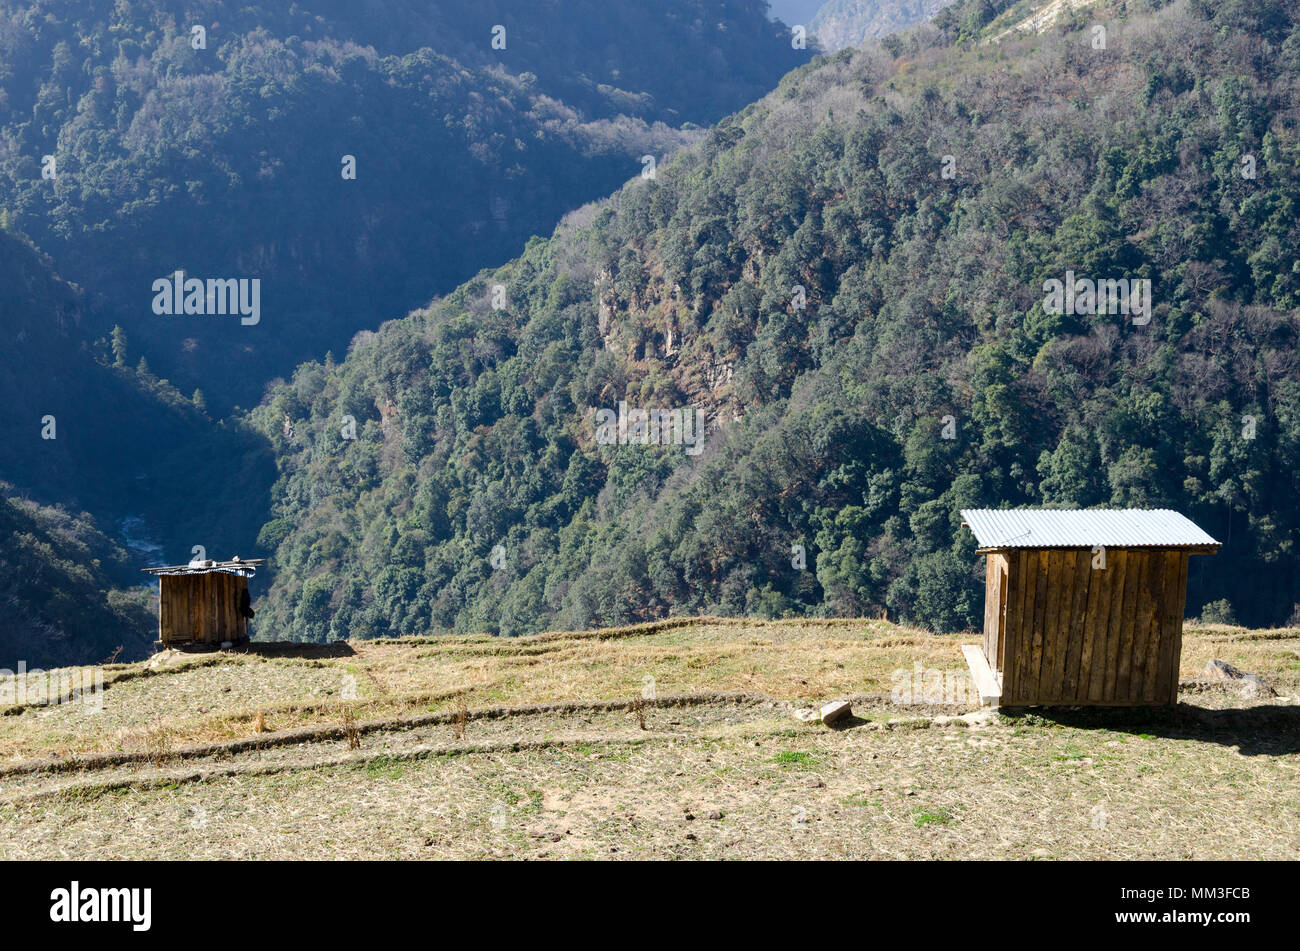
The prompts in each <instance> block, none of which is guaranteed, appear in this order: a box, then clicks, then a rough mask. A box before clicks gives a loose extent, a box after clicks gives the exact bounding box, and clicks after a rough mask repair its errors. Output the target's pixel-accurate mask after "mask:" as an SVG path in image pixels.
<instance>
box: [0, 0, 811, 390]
mask: <svg viewBox="0 0 1300 951" xmlns="http://www.w3.org/2000/svg"><path fill="white" fill-rule="evenodd" d="M306 6H307V7H309V8H311V9H304V5H301V4H257V5H250V6H245V5H242V4H229V3H210V2H205V3H201V4H199V5H197V6H195V5H194V4H191V3H183V2H180V0H132V2H129V3H128V2H118V0H91V2H85V3H78V4H73V5H71V6H69V5H61V4H51V3H46V2H32V0H0V90H3V91H2V92H0V141H3V142H4V147H3V148H0V206H3V209H4V210H3V218H2V219H0V230H9V229H11V228H12V229H17V230H19V231H21V232H23V233H25V234H26V235H28V236H29V237H30V238H31V239H32V240H33V241H34V242H35V243H36V245H37V246H38V247H40V248H41V249H42V250H43V251H44V252H45V253H47V254H49V255H50V256H51V257H52V258H53V260H54V262H55V264H56V266H57V268H58V271H59V273H60V274H61V275H62V276H63V277H64V278H65V279H68V280H71V281H75V282H76V283H77V284H79V285H80V286H82V287H86V288H90V289H93V291H94V292H95V293H96V294H98V295H100V296H101V298H102V299H103V301H105V302H106V304H107V307H106V311H105V313H104V314H102V315H100V316H99V320H100V324H101V325H100V326H97V327H95V332H96V333H106V332H107V331H108V329H109V327H110V326H112V324H113V323H118V324H121V325H122V326H123V327H124V328H125V329H126V331H127V333H128V334H129V335H130V338H131V341H132V344H133V346H134V347H135V348H137V350H138V353H139V354H142V355H144V356H147V357H148V362H149V365H150V366H152V367H154V368H155V369H156V370H157V372H158V373H159V374H160V375H161V376H163V377H166V378H168V379H171V380H174V381H175V382H176V383H177V384H178V385H180V386H182V387H183V389H184V390H185V391H186V392H189V391H191V390H192V389H193V388H194V387H196V386H201V387H202V388H203V389H204V391H205V393H207V395H208V398H209V399H210V400H211V401H212V403H213V405H214V406H215V407H216V408H217V409H218V410H219V411H220V413H221V414H223V415H224V414H226V413H228V412H229V411H230V410H231V408H232V406H233V405H234V404H236V403H241V404H243V405H245V406H246V405H249V404H250V403H252V402H255V401H256V399H257V398H258V397H259V396H260V395H261V392H262V388H263V386H264V385H265V384H266V382H267V381H268V380H271V379H272V378H274V377H276V376H279V375H287V374H288V373H289V372H291V370H292V368H293V367H294V366H295V365H296V364H298V363H299V362H301V361H302V360H305V359H309V358H315V357H317V356H318V355H319V354H321V353H323V352H325V351H326V350H327V349H334V350H338V351H341V350H342V349H343V348H344V347H346V345H347V343H348V341H349V339H350V338H351V337H352V336H353V334H355V333H356V332H357V331H358V330H360V329H362V328H366V327H373V326H374V325H375V324H376V323H378V321H379V320H381V319H383V318H385V317H388V316H391V315H394V314H403V313H407V312H408V311H409V310H410V309H411V308H412V307H415V306H417V305H419V304H422V303H424V302H425V301H427V300H428V299H429V298H430V296H432V295H434V294H442V293H445V292H447V291H449V290H451V289H452V288H453V287H455V286H456V284H458V283H459V282H461V281H464V280H465V279H467V278H468V277H470V276H471V275H472V274H473V273H474V271H475V270H476V269H477V268H479V267H481V266H482V264H483V262H485V261H501V260H506V259H507V258H509V257H510V256H512V255H514V254H517V253H518V252H519V250H520V248H521V247H522V246H523V245H524V243H525V241H526V240H527V239H528V238H529V237H530V236H531V235H534V234H537V233H542V232H545V231H549V230H550V229H551V228H553V227H554V226H555V223H556V222H557V221H558V220H559V219H560V217H561V216H562V215H563V214H564V213H565V212H567V211H568V210H569V209H571V208H572V207H574V206H575V205H577V204H579V203H580V202H582V201H588V200H591V199H593V198H597V197H599V196H602V195H605V194H608V193H609V192H610V191H611V190H612V189H614V188H616V187H618V186H619V185H620V184H621V183H623V182H625V181H627V180H628V179H629V178H632V177H633V176H635V175H637V174H638V173H639V171H640V168H641V165H640V156H641V155H643V154H646V153H650V154H655V155H663V154H665V153H666V152H668V151H671V150H672V149H673V148H676V147H677V146H678V145H680V144H682V143H683V142H684V141H687V140H689V139H690V138H692V137H694V133H690V132H685V131H682V127H683V126H684V125H685V124H687V123H696V124H707V123H709V122H713V121H716V120H717V119H718V118H720V117H721V116H723V115H726V114H727V113H729V112H732V111H734V110H735V109H738V108H740V107H741V106H743V105H744V104H745V103H747V102H750V101H752V100H753V99H754V98H756V97H757V96H759V95H762V94H763V93H764V92H766V91H767V90H768V89H770V88H772V86H773V85H775V83H776V81H777V79H778V78H779V77H780V76H781V74H782V73H784V72H785V71H787V70H788V69H790V68H792V67H794V66H796V65H798V64H799V63H801V62H806V61H807V59H808V57H809V56H810V55H811V54H810V53H807V52H800V51H796V50H793V49H791V48H790V43H789V40H788V37H787V36H786V35H784V33H783V31H782V30H781V29H780V28H779V27H778V25H777V24H774V23H771V22H769V21H768V20H767V19H766V17H765V16H764V4H763V3H762V2H761V0H662V2H657V3H655V4H650V5H647V4H641V3H637V2H630V0H627V2H615V3H610V2H607V0H565V3H564V4H563V5H562V7H561V5H557V4H555V3H537V2H535V0H504V2H498V3H492V4H483V3H482V2H480V0H440V2H438V3H436V4H420V3H414V4H411V3H406V4H393V3H372V2H359V3H331V4H325V5H323V6H324V7H326V8H328V9H322V5H321V4H314V5H313V4H308V5H306ZM193 23H200V24H205V25H206V27H207V48H206V49H202V50H195V49H193V48H192V46H191V37H190V34H189V25H190V24H193ZM498 23H502V24H508V34H507V48H506V50H494V49H492V47H491V39H492V28H493V26H494V24H498ZM611 38H613V39H611ZM631 38H635V41H633V42H629V41H628V40H630V39H631ZM47 154H49V155H53V156H54V157H55V158H56V160H57V168H58V176H57V178H56V179H54V180H49V179H46V178H43V177H42V174H41V159H42V156H43V155H47ZM348 155H350V156H353V157H354V158H355V160H356V177H355V179H354V180H345V179H344V178H343V175H342V172H343V157H344V156H348ZM177 269H182V270H184V271H185V272H186V273H187V274H189V275H191V276H196V277H200V278H208V277H216V278H226V277H241V278H260V279H262V282H263V292H264V293H263V298H262V308H263V314H264V320H263V321H262V322H261V323H260V324H259V325H257V326H256V327H242V326H239V325H238V324H237V323H235V324H233V325H232V323H231V322H230V321H223V320H208V319H194V318H193V317H191V318H189V319H187V320H177V319H174V318H168V319H160V318H158V317H156V316H155V315H153V314H151V313H150V311H149V302H150V300H151V299H152V298H151V294H150V292H149V288H150V287H151V284H152V282H153V280H155V279H157V278H159V277H162V276H164V275H170V274H171V273H172V272H173V271H175V270H177ZM250 394H251V395H250Z"/></svg>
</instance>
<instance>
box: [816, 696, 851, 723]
mask: <svg viewBox="0 0 1300 951" xmlns="http://www.w3.org/2000/svg"><path fill="white" fill-rule="evenodd" d="M821 716H822V722H823V723H828V724H829V723H835V722H837V721H839V720H843V719H845V718H847V717H851V716H853V708H852V707H851V706H849V702H848V701H847V700H834V701H832V702H830V703H828V704H826V706H824V707H822V709H821Z"/></svg>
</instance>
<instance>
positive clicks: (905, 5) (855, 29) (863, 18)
mask: <svg viewBox="0 0 1300 951" xmlns="http://www.w3.org/2000/svg"><path fill="white" fill-rule="evenodd" d="M952 2H953V0H826V2H825V3H823V4H821V5H820V6H819V8H818V10H817V13H816V15H815V16H814V17H813V18H812V20H811V22H810V23H809V32H810V33H811V34H813V35H814V36H815V37H817V42H818V44H820V46H821V48H822V49H823V50H825V51H826V52H828V53H833V52H835V51H837V50H842V49H844V48H846V47H849V46H859V45H861V44H862V42H863V41H864V40H868V39H871V38H873V37H878V36H886V35H888V34H890V33H897V32H899V31H900V30H905V29H907V28H908V27H909V26H914V25H915V24H917V23H924V22H925V21H926V20H929V19H931V18H932V17H933V16H934V15H935V14H936V13H938V12H939V11H940V10H942V9H943V8H944V7H946V6H948V5H949V4H951V3H952Z"/></svg>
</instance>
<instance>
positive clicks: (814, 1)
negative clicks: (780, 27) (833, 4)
mask: <svg viewBox="0 0 1300 951" xmlns="http://www.w3.org/2000/svg"><path fill="white" fill-rule="evenodd" d="M825 2H826V0H768V7H769V9H768V15H769V16H771V17H772V19H774V20H780V21H781V22H782V23H784V24H786V25H787V26H795V25H796V24H801V25H803V26H807V25H808V24H809V23H811V22H812V19H813V16H814V15H815V14H816V13H817V10H818V8H820V7H821V6H822V5H823V4H824V3H825Z"/></svg>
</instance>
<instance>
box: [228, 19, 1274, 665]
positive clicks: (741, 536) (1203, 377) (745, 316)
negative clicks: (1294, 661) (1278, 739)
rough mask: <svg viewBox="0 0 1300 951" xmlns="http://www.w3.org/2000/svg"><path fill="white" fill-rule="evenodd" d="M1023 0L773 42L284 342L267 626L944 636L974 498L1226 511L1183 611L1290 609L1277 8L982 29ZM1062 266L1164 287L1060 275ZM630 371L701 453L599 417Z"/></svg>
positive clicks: (968, 595) (640, 402)
mask: <svg viewBox="0 0 1300 951" xmlns="http://www.w3.org/2000/svg"><path fill="white" fill-rule="evenodd" d="M1009 6H1010V5H1009V4H1006V3H1002V4H997V3H991V2H984V0H980V2H969V3H963V4H958V5H955V6H953V7H949V8H947V9H945V10H944V11H942V12H941V13H940V14H939V16H938V17H936V19H935V21H934V25H933V26H925V27H921V28H918V29H916V30H914V31H912V32H911V33H909V34H907V35H904V36H901V37H889V38H887V39H886V40H885V41H883V42H881V43H868V44H867V45H865V46H863V47H862V48H860V49H856V50H846V51H844V52H842V53H840V54H837V55H835V56H833V57H829V58H827V59H825V60H823V61H819V62H817V63H815V64H813V65H810V66H807V67H804V68H801V69H799V70H797V71H795V72H794V73H792V74H791V75H789V76H787V77H786V78H785V79H784V80H783V81H782V83H781V85H780V87H779V88H778V89H777V90H776V91H775V92H774V93H772V94H770V95H769V96H767V97H766V98H765V99H763V100H762V101H761V102H759V103H757V104H755V105H753V106H751V107H750V108H747V109H746V110H744V111H743V112H742V113H740V114H739V115H737V116H735V117H732V118H729V119H726V120H724V121H722V122H721V123H719V124H718V125H717V126H716V127H715V128H713V129H711V130H710V131H709V133H708V134H707V135H706V136H705V138H704V139H703V140H702V141H701V142H699V143H698V144H697V145H695V146H693V147H690V148H688V149H686V150H684V151H682V152H679V153H677V154H676V156H675V157H674V158H673V159H672V160H671V161H670V162H668V163H667V164H666V165H663V166H661V167H660V168H659V170H658V175H657V176H656V178H654V179H653V180H637V181H633V182H631V183H629V184H628V185H626V186H625V187H624V188H622V189H621V190H620V191H619V192H618V193H617V194H615V195H614V196H613V198H611V199H610V200H608V201H605V202H602V203H599V204H597V205H594V206H591V207H589V208H586V209H583V210H582V211H580V212H578V213H575V214H574V215H572V216H570V218H569V219H568V220H567V221H566V222H565V223H564V224H562V226H561V227H560V228H559V229H558V230H557V231H556V233H555V234H554V235H553V236H552V237H551V238H550V239H548V240H540V239H539V240H535V241H533V242H531V243H530V244H529V246H528V248H527V250H526V251H525V252H524V253H523V255H522V256H520V257H519V258H518V259H516V260H514V261H512V262H510V263H509V264H507V265H504V266H503V267H500V268H496V269H492V270H489V271H485V272H483V273H482V274H480V275H479V276H478V277H477V278H476V279H474V280H472V281H470V282H469V283H467V284H464V285H463V286H461V287H460V288H458V289H457V290H456V291H455V292H454V293H452V294H450V295H448V296H447V297H446V298H445V299H443V300H440V301H437V302H435V303H434V304H433V305H432V306H431V307H430V308H429V309H428V310H427V311H425V312H422V313H419V314H415V315H412V316H410V317H408V318H406V319H403V320H398V321H393V322H390V323H388V324H385V325H384V326H383V327H382V328H381V329H380V330H379V332H378V333H376V334H366V335H362V336H361V337H359V338H358V339H357V340H356V341H355V343H354V345H353V347H352V348H351V350H350V352H349V353H348V354H347V356H346V359H343V360H341V361H334V360H327V361H325V362H323V363H312V364H307V365H304V366H303V367H301V368H300V369H299V370H298V372H297V373H296V374H295V375H294V377H293V380H292V381H291V382H290V383H288V384H286V385H285V386H283V387H281V388H279V389H278V390H276V391H274V392H273V393H272V394H271V395H270V397H269V399H268V400H267V402H266V403H265V404H264V405H263V406H261V407H259V408H258V409H257V410H256V411H255V412H254V413H253V416H252V419H253V421H254V422H255V424H256V425H257V426H258V427H259V428H260V430H261V431H262V432H263V433H264V434H265V436H266V438H267V439H268V440H270V441H271V443H272V445H273V447H274V449H275V452H276V454H277V458H278V465H279V467H280V473H281V475H280V478H279V481H278V482H277V483H276V486H275V489H274V499H273V505H274V515H275V517H274V518H273V519H272V521H270V522H269V523H268V524H267V525H266V526H265V527H264V529H263V530H262V533H261V542H262V545H263V546H264V548H265V549H266V550H267V551H268V552H271V553H273V555H274V558H273V560H274V563H275V566H276V570H277V571H276V578H275V582H274V585H273V586H272V588H271V590H270V592H269V594H268V596H267V597H266V598H265V599H264V601H263V604H262V607H263V608H264V611H263V613H262V616H261V617H260V618H259V620H260V621H261V622H262V623H263V624H264V625H265V627H263V630H267V631H273V632H274V636H276V637H286V636H291V637H294V638H299V639H323V638H332V637H345V636H375V635H381V634H408V633H416V632H423V631H428V630H430V629H432V630H458V631H465V630H491V631H499V632H501V633H504V634H515V633H520V632H523V631H533V630H538V629H540V628H544V627H562V628H575V627H584V626H587V625H590V624H596V623H601V624H612V623H618V622H623V621H631V620H636V619H639V618H645V617H653V616H659V615H663V614H668V613H687V612H697V611H716V612H720V613H724V614H738V613H751V614H758V615H781V614H788V613H808V614H830V615H836V614H855V615H856V614H871V613H876V612H880V611H885V612H888V614H889V616H890V617H893V618H899V619H902V620H905V621H910V622H915V623H920V624H925V625H928V626H931V627H933V628H936V629H938V630H941V631H950V630H955V629H959V628H961V627H963V626H966V625H970V624H974V623H976V621H977V616H978V613H979V611H980V607H981V603H982V594H981V590H980V584H979V581H978V577H977V574H976V572H977V571H978V559H977V558H976V557H975V555H974V543H973V540H972V539H971V537H970V535H969V533H967V532H965V531H963V530H961V528H960V516H959V515H958V510H959V509H960V508H962V507H964V506H990V505H991V506H1001V505H1056V506H1095V505H1115V506H1139V507H1171V508H1175V509H1178V510H1180V511H1183V512H1186V513H1187V514H1188V515H1190V516H1191V517H1192V518H1193V519H1195V520H1196V521H1197V522H1198V523H1200V524H1201V525H1203V526H1204V527H1205V528H1206V529H1207V530H1208V531H1210V532H1211V533H1212V534H1214V535H1215V536H1216V537H1218V538H1219V539H1221V540H1222V541H1223V542H1224V548H1223V551H1222V553H1221V554H1220V555H1219V556H1218V557H1216V558H1213V559H1199V560H1198V562H1199V564H1198V566H1197V570H1196V571H1194V572H1193V575H1192V577H1191V581H1190V595H1189V599H1190V602H1191V603H1190V604H1189V609H1190V610H1191V611H1193V612H1195V611H1198V610H1200V609H1201V608H1202V607H1203V606H1204V605H1206V604H1207V603H1210V602H1215V603H1216V605H1217V607H1216V610H1227V609H1228V608H1229V607H1231V608H1232V609H1235V611H1236V613H1237V615H1238V616H1239V617H1240V618H1241V619H1242V620H1243V621H1245V622H1247V623H1251V624H1265V623H1270V622H1280V621H1285V620H1286V619H1287V617H1288V616H1289V615H1291V613H1292V611H1293V603H1292V602H1293V600H1295V598H1296V594H1295V578H1296V577H1297V575H1298V571H1297V569H1298V568H1300V564H1297V554H1298V553H1297V550H1296V540H1297V539H1296V533H1297V531H1298V530H1300V511H1298V510H1297V489H1298V488H1300V485H1298V484H1297V483H1298V480H1300V476H1298V475H1297V473H1300V418H1298V417H1297V412H1298V411H1300V367H1298V366H1297V362H1296V361H1297V356H1296V349H1295V347H1296V335H1297V329H1298V328H1297V312H1296V309H1297V307H1300V265H1297V262H1296V256H1295V255H1296V251H1295V249H1296V248H1297V246H1300V233H1297V232H1298V229H1300V225H1298V223H1297V214H1296V209H1297V202H1298V201H1300V168H1298V164H1297V163H1298V160H1300V144H1298V143H1297V119H1298V118H1300V112H1298V109H1300V94H1298V93H1300V90H1298V89H1297V79H1298V77H1300V4H1298V3H1296V2H1295V0H1262V2H1254V0H1252V2H1245V0H1240V2H1228V3H1217V4H1211V3H1207V2H1201V0H1188V2H1174V3H1168V4H1165V3H1161V2H1158V0H1149V2H1145V3H1127V4H1109V5H1107V4H1099V5H1096V6H1093V7H1089V8H1087V9H1085V10H1081V11H1076V12H1075V13H1074V14H1073V15H1072V16H1071V15H1067V16H1065V17H1064V18H1063V19H1061V20H1060V21H1059V22H1058V23H1057V24H1055V25H1054V26H1052V27H1051V28H1050V29H1049V30H1047V31H1046V32H1045V33H1043V34H1042V35H1037V34H1034V33H1032V32H1028V33H1014V32H1013V33H1012V34H1010V35H1007V36H1006V37H1004V38H1003V39H1002V41H1001V42H999V43H996V44H989V43H985V42H981V41H982V40H983V39H986V38H987V36H988V33H987V31H988V30H990V29H1003V28H1004V27H1003V25H1002V22H1003V21H999V19H998V17H999V14H1006V13H1007V12H1008V11H1007V8H1008V7H1009ZM1018 6H1023V5H1018ZM1010 12H1011V13H1016V9H1015V8H1013V9H1012V10H1011V11H1010ZM1016 15H1019V14H1018V13H1016ZM1097 26H1101V27H1103V30H1104V35H1102V38H1101V42H1100V44H1099V43H1098V37H1099V35H1101V34H1099V32H1098V31H1097V30H1096V29H1095V27H1097ZM1067 275H1069V276H1070V277H1071V279H1081V280H1086V281H1091V282H1094V283H1096V282H1103V283H1102V284H1101V286H1102V287H1105V283H1104V282H1119V281H1125V282H1130V281H1131V282H1136V283H1134V284H1132V285H1131V286H1132V287H1134V288H1137V289H1140V288H1142V287H1145V286H1149V289H1150V294H1151V301H1152V306H1151V309H1150V311H1149V313H1143V312H1142V311H1141V310H1140V309H1133V310H1129V309H1118V308H1116V307H1113V306H1109V304H1108V305H1106V306H1101V307H1096V306H1088V305H1087V304H1085V303H1084V302H1083V300H1084V298H1083V297H1082V296H1080V297H1079V298H1077V299H1076V298H1075V296H1074V294H1073V287H1072V292H1071V295H1070V296H1071V306H1068V307H1058V306H1054V305H1052V303H1051V302H1050V295H1048V294H1046V293H1045V291H1046V290H1047V287H1048V286H1050V285H1049V283H1048V282H1051V281H1054V280H1055V281H1064V280H1065V279H1066V278H1067ZM1142 282H1150V284H1149V285H1144V284H1143V283H1142ZM1082 286H1083V285H1080V287H1082ZM1117 286H1118V285H1117V284H1112V285H1111V290H1112V292H1113V290H1114V288H1115V287H1117ZM1125 286H1126V287H1127V286H1130V285H1128V284H1126V285H1125ZM1138 299H1140V294H1139V298H1138ZM1103 300H1108V299H1107V298H1105V296H1104V295H1103ZM1110 303H1114V301H1111V302H1110ZM624 403H625V404H626V405H627V406H629V407H643V408H685V407H692V406H694V407H700V408H702V409H703V410H704V412H705V414H706V418H707V420H708V426H709V429H708V432H707V436H706V440H705V443H706V446H705V449H704V451H703V453H701V454H699V455H691V454H688V453H685V452H684V451H683V447H682V446H680V445H673V444H668V445H636V444H628V443H629V441H624V440H617V441H615V443H613V444H609V443H608V441H606V442H604V443H602V442H601V441H599V440H597V439H596V427H595V419H596V413H597V412H598V411H599V410H601V409H608V408H619V407H620V405H621V404H624ZM630 442H632V443H634V442H635V440H632V441H630ZM1225 601H1226V602H1229V603H1230V604H1228V605H1225V604H1223V602H1225Z"/></svg>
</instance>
